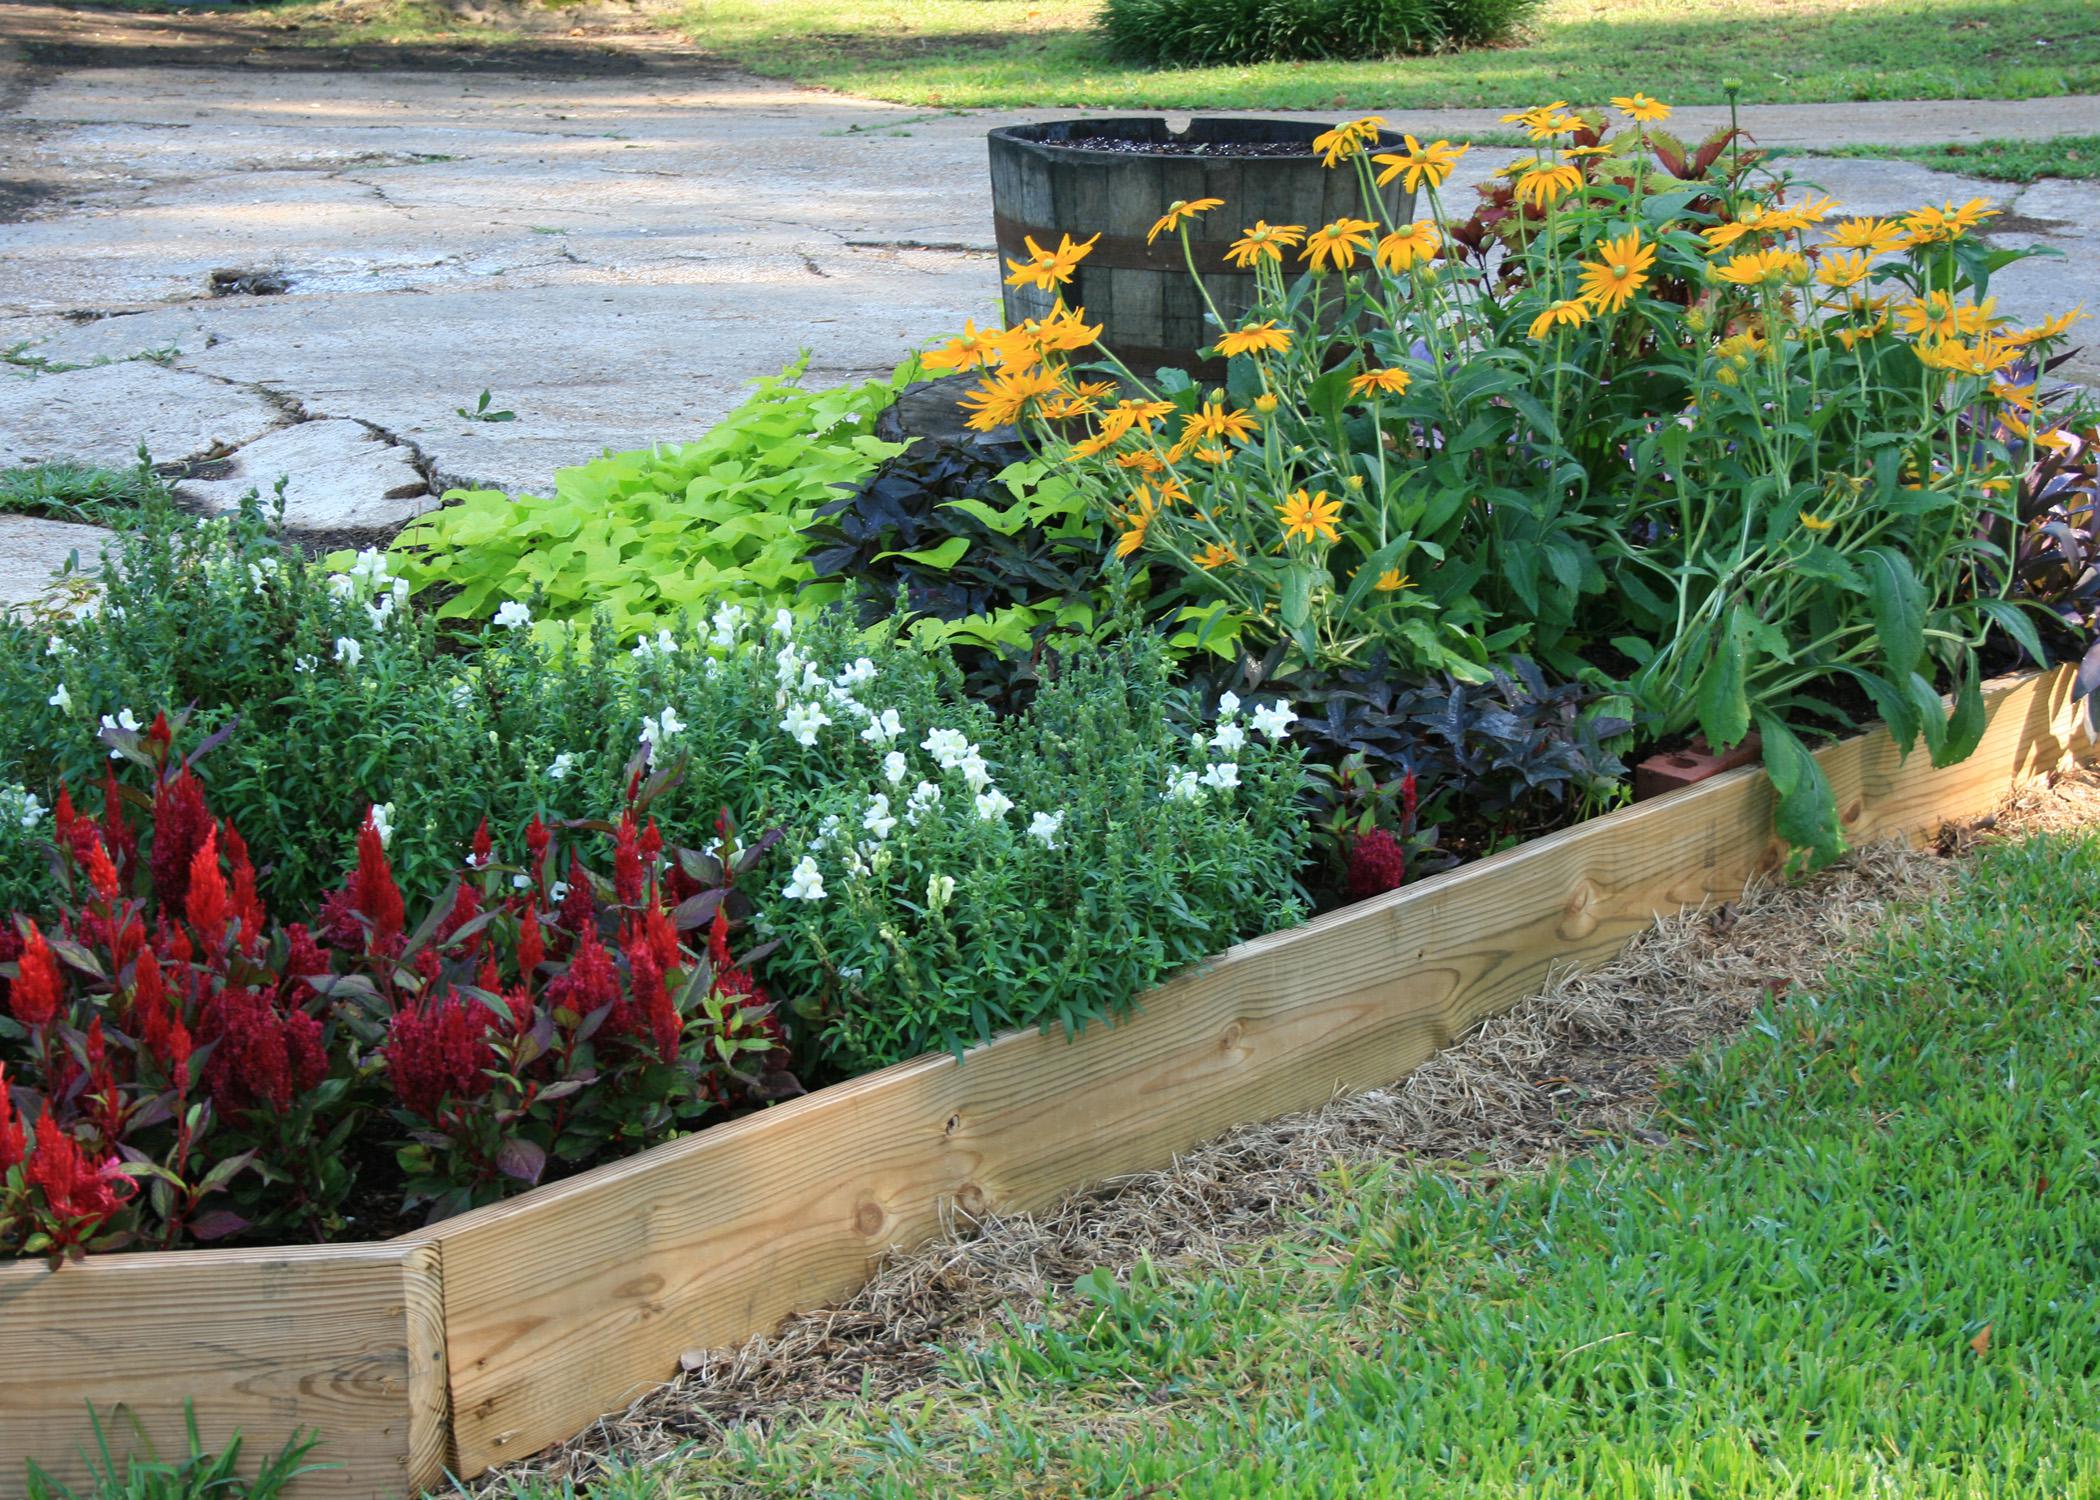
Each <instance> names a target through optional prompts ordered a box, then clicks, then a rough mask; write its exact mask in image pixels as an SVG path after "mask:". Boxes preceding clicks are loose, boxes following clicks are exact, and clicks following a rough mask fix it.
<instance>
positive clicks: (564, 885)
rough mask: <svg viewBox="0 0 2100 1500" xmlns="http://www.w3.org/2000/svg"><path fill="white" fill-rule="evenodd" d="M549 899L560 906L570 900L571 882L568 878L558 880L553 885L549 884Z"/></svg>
mask: <svg viewBox="0 0 2100 1500" xmlns="http://www.w3.org/2000/svg"><path fill="white" fill-rule="evenodd" d="M547 899H548V900H549V901H552V902H553V903H554V904H555V905H556V906H559V905H561V904H562V902H564V901H566V900H568V899H569V882H568V881H566V880H557V881H555V882H554V883H553V884H552V885H550V886H548V887H547Z"/></svg>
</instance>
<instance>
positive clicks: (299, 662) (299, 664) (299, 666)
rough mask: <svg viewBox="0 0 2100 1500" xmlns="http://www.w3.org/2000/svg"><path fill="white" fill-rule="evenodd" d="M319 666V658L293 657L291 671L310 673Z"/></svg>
mask: <svg viewBox="0 0 2100 1500" xmlns="http://www.w3.org/2000/svg"><path fill="white" fill-rule="evenodd" d="M320 665H321V660H320V658H319V657H315V656H295V657H293V658H292V670H293V671H294V672H311V671H312V670H313V669H314V668H316V667H318V666H320Z"/></svg>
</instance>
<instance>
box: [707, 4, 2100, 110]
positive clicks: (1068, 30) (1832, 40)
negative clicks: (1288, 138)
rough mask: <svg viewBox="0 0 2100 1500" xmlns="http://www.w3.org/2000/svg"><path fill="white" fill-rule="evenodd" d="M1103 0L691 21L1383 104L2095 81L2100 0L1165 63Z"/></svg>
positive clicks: (1782, 12) (1627, 26)
mask: <svg viewBox="0 0 2100 1500" xmlns="http://www.w3.org/2000/svg"><path fill="white" fill-rule="evenodd" d="M1096 9H1097V0H862V3H860V4H857V5H853V6H844V5H840V4H838V3H836V0H693V3H692V4H691V5H690V6H689V8H688V9H687V10H686V11H685V12H684V14H683V19H682V24H683V27H684V29H685V31H686V33H687V35H689V36H690V37H692V38H693V40H694V41H695V42H696V43H698V44H699V45H701V46H703V47H706V48H708V49H709V50H711V51H714V52H718V53H721V54H722V55H724V56H727V57H729V58H732V59H734V60H735V61H737V62H739V63H741V64H743V65H744V66H746V67H748V68H752V69H754V70H756V71H758V72H761V73H767V74H771V75H775V76H778V77H784V78H793V79H796V80H798V81H800V82H803V83H811V84H819V85H822V86H824V87H827V88H834V89H841V90H845V91H847V92H851V93H858V94H867V95H872V96H874V97H877V98H882V99H894V100H899V101H902V102H904V103H909V104H918V105H933V106H945V107H956V108H960V107H966V106H977V105H991V106H1005V107H1017V106H1022V105H1038V106H1045V107H1066V106H1076V105H1094V106H1118V107H1121V106H1130V107H1146V108H1169V109H1171V108H1189V109H1228V108H1276V109H1281V108H1301V109H1371V108H1401V107H1422V106H1432V105H1499V106H1504V107H1508V106H1511V105H1513V104H1518V103H1528V102H1537V101H1541V100H1545V99H1557V98H1565V99H1572V100H1576V101H1581V102H1596V103H1601V102H1602V101H1603V100H1604V99H1605V98H1607V97H1608V96H1610V95H1612V94H1620V93H1625V92H1627V91H1629V90H1632V89H1644V90H1646V91H1647V92H1648V93H1651V94H1654V95H1656V96H1657V97H1658V98H1662V99H1666V100H1669V101H1671V102H1673V103H1680V104H1692V103H1718V102H1720V101H1721V100H1722V99H1723V97H1724V95H1723V93H1722V87H1721V85H1722V80H1724V79H1729V78H1733V79H1737V80H1739V81H1740V82H1741V83H1742V85H1743V90H1744V97H1745V98H1746V99H1747V100H1750V101H1752V102H1772V101H1815V100H1833V99H1958V98H1976V97H1984V98H2008V99H2010V98H2031V97H2038V96H2042V95H2048V94H2062V93H2082V92H2090V91H2093V90H2096V89H2100V6H2096V5H2094V4H2093V3H2092V0H1547V4H1546V6H1545V8H1544V9H1543V11H1542V12H1541V13H1540V18H1539V20H1538V22H1537V23H1536V25H1535V26H1534V27H1533V28H1532V30H1531V32H1530V34H1529V35H1527V36H1526V37H1525V38H1524V39H1523V40H1522V42H1521V43H1520V44H1519V45H1517V46H1513V47H1508V48H1500V49H1493V50H1487V51H1478V52H1462V53H1453V54H1450V55H1447V56H1438V57H1422V58H1402V59H1395V60H1385V61H1376V62H1362V63H1336V62H1307V63H1269V64H1263V65H1260V66H1253V67H1220V68H1200V69H1190V70H1186V71H1156V70H1152V69H1147V68H1143V67H1138V66H1134V65H1130V64H1124V63H1119V62H1117V61H1115V60H1114V59H1112V58H1110V57H1109V56H1108V55H1107V54H1106V53H1105V52H1104V51H1103V49H1102V47H1101V45H1100V43H1099V42H1098V41H1097V40H1096V39H1095V37H1094V35H1093V33H1092V31H1091V30H1090V23H1091V21H1092V18H1093V16H1094V14H1095V11H1096Z"/></svg>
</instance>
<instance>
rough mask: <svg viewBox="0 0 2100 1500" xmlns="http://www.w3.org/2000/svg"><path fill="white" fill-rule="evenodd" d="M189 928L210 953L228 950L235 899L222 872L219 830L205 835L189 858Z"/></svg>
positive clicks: (213, 830) (215, 829)
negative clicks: (228, 935) (229, 893)
mask: <svg viewBox="0 0 2100 1500" xmlns="http://www.w3.org/2000/svg"><path fill="white" fill-rule="evenodd" d="M187 911H188V914H189V919H190V927H191V928H192V929H193V930H194V931H195V932H196V934H197V939H198V941H199V942H201V943H203V944H204V951H205V952H206V953H207V954H218V953H222V952H224V951H225V948H226V924H227V923H228V922H229V921H231V920H232V918H233V899H232V897H230V896H229V895H228V894H227V892H226V877H225V876H224V875H223V874H221V873H220V872H219V830H218V829H217V828H213V829H212V830H211V832H209V833H207V834H205V836H204V842H203V843H201V844H199V845H198V846H197V852H196V853H195V854H194V855H192V856H191V857H190V878H189V900H188V903H187Z"/></svg>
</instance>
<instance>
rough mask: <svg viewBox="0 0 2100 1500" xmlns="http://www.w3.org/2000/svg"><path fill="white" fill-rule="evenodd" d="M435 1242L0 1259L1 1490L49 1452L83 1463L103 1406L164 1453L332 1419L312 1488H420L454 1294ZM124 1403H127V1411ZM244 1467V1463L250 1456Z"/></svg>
mask: <svg viewBox="0 0 2100 1500" xmlns="http://www.w3.org/2000/svg"><path fill="white" fill-rule="evenodd" d="M438 1256H439V1252H438V1250H437V1248H436V1247H435V1246H434V1245H430V1244H418V1243H415V1242H413V1241H409V1240H397V1241H389V1242H385V1243H378V1244H361V1245H326V1246H299V1247H292V1248H288V1249H260V1250H185V1251H175V1252H172V1253H165V1254H163V1253H153V1254H141V1255H107V1256H92V1257H90V1258H88V1259H87V1260H85V1261H81V1262H79V1263H76V1264H73V1265H65V1266H61V1267H59V1268H58V1269H56V1270H53V1269H51V1268H50V1267H49V1266H47V1265H46V1264H44V1263H43V1262H41V1261H38V1262H34V1263H32V1262H15V1263H12V1264H7V1265H0V1350H4V1351H5V1352H4V1355H0V1496H5V1497H9V1500H12V1497H15V1496H19V1495H20V1494H21V1493H22V1491H23V1479H24V1469H23V1466H24V1463H25V1461H26V1460H29V1459H35V1460H36V1461H37V1463H38V1464H40V1465H41V1466H43V1467H44V1468H45V1469H47V1470H49V1471H51V1472H52V1473H53V1474H55V1475H57V1476H58V1477H59V1478H61V1479H62V1480H64V1481H65V1482H66V1483H68V1484H71V1485H76V1486H77V1485H79V1484H80V1483H81V1482H82V1481H83V1480H84V1479H85V1477H86V1473H85V1468H84V1466H83V1464H82V1462H81V1457H80V1455H81V1453H82V1452H83V1451H88V1452H91V1451H92V1445H93V1432H92V1429H91V1427H90V1425H89V1421H88V1404H89V1403H90V1402H92V1403H93V1404H94V1406H95V1409H96V1411H97V1412H98V1413H99V1414H100V1415H101V1417H102V1425H103V1429H104V1431H105V1432H107V1433H108V1434H109V1435H110V1437H111V1440H112V1445H113V1447H115V1449H116V1450H117V1451H118V1452H120V1453H121V1452H124V1451H127V1450H130V1449H132V1448H134V1447H135V1446H136V1443H135V1438H134V1434H133V1429H132V1425H131V1421H130V1418H129V1416H127V1415H125V1414H126V1413H129V1414H130V1416H135V1417H137V1419H138V1421H139V1424H140V1426H141V1427H142V1428H143V1430H144V1432H145V1434H146V1436H147V1437H148V1438H149V1439H150V1441H151V1442H152V1444H153V1447H154V1450H155V1451H156V1452H158V1453H159V1454H160V1455H161V1456H162V1457H169V1456H172V1455H177V1454H181V1453H183V1452H184V1451H186V1449H185V1438H184V1430H183V1403H184V1401H185V1400H188V1401H190V1402H193V1403H194V1405H195V1409H196V1413H197V1425H198V1428H199V1431H200V1432H201V1433H202V1435H203V1439H204V1441H205V1443H206V1444H207V1445H208V1446H210V1447H213V1448H217V1447H221V1446H223V1445H224V1443H225V1442H226V1440H227V1439H228V1438H230V1437H231V1436H232V1435H233V1434H234V1433H235V1432H239V1433H240V1434H241V1436H242V1441H243V1450H244V1453H245V1454H247V1455H248V1456H249V1458H251V1459H252V1458H254V1457H256V1456H258V1455H259V1454H261V1453H263V1452H274V1451H276V1449H278V1448H279V1447H280V1446H282V1445H283V1443H284V1442H285V1440H286V1439H287V1438H289V1437H290V1436H291V1434H292V1433H293V1431H294V1430H295V1429H299V1428H313V1429H319V1430H320V1432H321V1433H322V1434H323V1436H324V1439H325V1442H324V1446H323V1447H322V1448H321V1449H320V1450H319V1451H318V1452H316V1453H315V1454H314V1455H313V1456H312V1457H313V1461H315V1462H324V1463H333V1464H337V1465H340V1466H341V1467H339V1468H337V1469H335V1470H333V1471H331V1472H328V1473H323V1474H316V1475H313V1476H311V1477H310V1478H308V1479H305V1480H302V1481H301V1482H300V1484H299V1485H298V1487H297V1493H298V1494H299V1495H301V1496H315V1497H318V1496H325V1495H346V1496H348V1495H357V1496H379V1495H388V1496H395V1495H402V1494H414V1493H416V1492H417V1491H419V1490H420V1489H421V1488H422V1487H423V1486H424V1485H427V1484H433V1483H436V1482H437V1481H439V1480H440V1479H441V1478H442V1477H443V1463H444V1458H445V1449H446V1437H447V1425H446V1421H445V1397H446V1389H447V1387H446V1380H445V1370H444V1344H443V1336H444V1319H443V1294H442V1291H441V1290H440V1288H439V1284H438V1270H437V1267H438ZM120 1407H121V1410H118V1409H117V1408H120ZM245 1467H247V1466H245V1465H244V1468H245Z"/></svg>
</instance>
